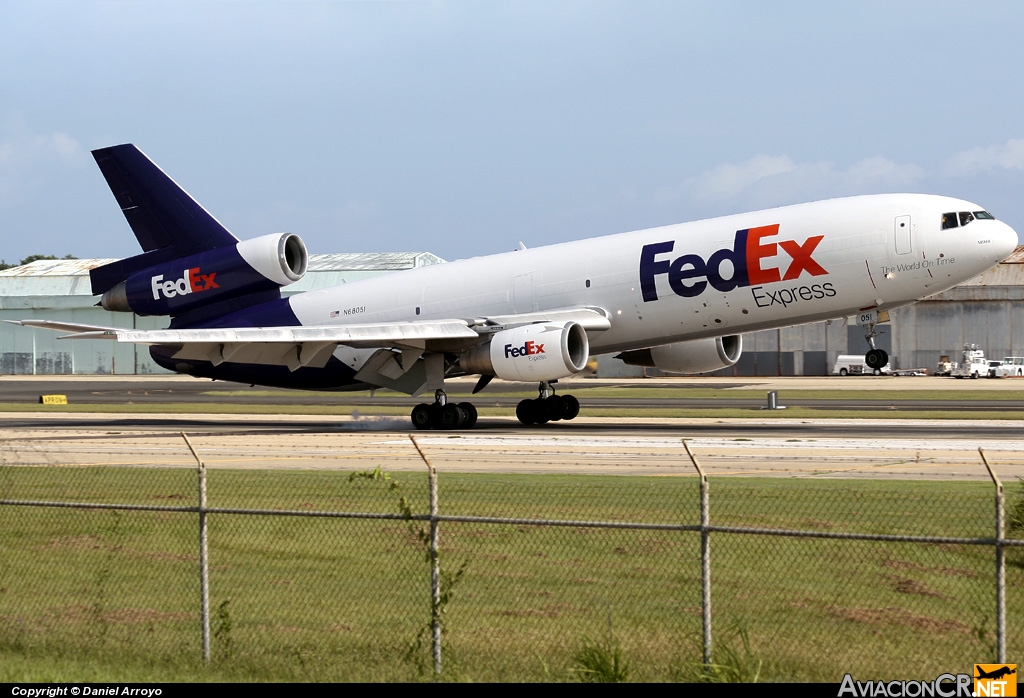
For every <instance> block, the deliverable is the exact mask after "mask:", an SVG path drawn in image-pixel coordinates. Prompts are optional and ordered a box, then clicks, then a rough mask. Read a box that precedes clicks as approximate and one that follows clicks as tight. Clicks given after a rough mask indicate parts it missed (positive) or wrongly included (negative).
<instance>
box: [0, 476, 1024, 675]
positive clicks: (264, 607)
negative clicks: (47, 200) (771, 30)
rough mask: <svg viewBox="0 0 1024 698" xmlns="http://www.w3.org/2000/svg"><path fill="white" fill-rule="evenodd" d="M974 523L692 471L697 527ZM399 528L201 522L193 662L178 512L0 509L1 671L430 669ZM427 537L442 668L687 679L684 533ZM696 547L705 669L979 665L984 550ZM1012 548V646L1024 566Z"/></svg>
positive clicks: (693, 661)
mask: <svg viewBox="0 0 1024 698" xmlns="http://www.w3.org/2000/svg"><path fill="white" fill-rule="evenodd" d="M385 469H386V468H385ZM195 491H196V490H195V482H194V474H193V473H192V472H191V470H189V469H180V470H175V469H141V468H130V469H129V468H21V467H12V466H4V467H3V468H2V469H0V497H3V498H31V499H44V498H45V499H56V498H61V499H65V500H70V501H77V502H85V501H108V502H109V501H116V500H122V501H128V502H131V503H152V504H161V505H177V506H190V505H193V504H194V500H195ZM208 491H209V505H210V506H213V507H256V508H281V509H300V510H307V511H337V510H341V511H353V512H371V511H381V512H389V513H398V512H399V511H400V508H401V507H400V501H401V499H402V498H404V502H405V505H407V506H408V507H409V508H411V510H412V511H413V512H416V513H422V512H425V511H426V506H427V482H426V479H425V477H421V476H418V475H411V474H406V473H402V474H396V475H394V476H392V477H391V478H390V479H389V480H386V481H385V480H384V479H382V478H378V479H371V478H359V477H356V478H354V479H353V478H350V477H349V474H348V473H344V472H336V471H335V472H328V471H295V472H274V471H220V470H218V471H213V472H211V475H210V479H209V483H208ZM440 496H441V504H440V508H441V513H442V514H447V515H477V516H494V517H519V518H541V517H545V518H553V519H562V520H587V521H610V522H616V521H620V522H621V521H631V520H636V521H644V522H649V523H686V524H696V523H697V522H698V520H699V511H698V502H699V497H698V490H697V481H696V479H695V478H692V477H624V476H620V477H616V476H580V475H508V474H502V475H498V474H494V475H487V474H482V475H476V474H442V476H441V478H440ZM992 520H993V505H992V492H991V487H990V486H988V485H986V484H985V483H946V482H894V481H885V482H871V481H866V482H861V481H818V480H815V481H807V480H793V479H728V480H713V481H712V483H711V521H712V523H713V524H718V525H731V526H752V527H769V528H771V527H775V528H800V529H804V530H810V531H845V532H862V533H898V534H905V535H929V534H931V535H946V536H964V537H975V536H990V535H991V526H992ZM420 527H421V524H415V525H414V526H410V524H409V523H407V522H403V521H384V520H352V519H349V520H337V519H323V518H295V517H256V516H251V515H226V514H220V515H216V514H212V515H210V569H211V606H212V610H213V632H214V641H213V653H212V654H213V661H212V662H211V664H210V666H209V667H205V666H203V665H202V662H201V661H200V659H199V656H200V627H199V604H198V599H199V580H198V551H197V538H198V529H197V523H196V516H195V515H194V514H190V513H177V512H110V511H84V510H73V509H48V508H35V507H13V506H5V507H0V560H2V566H0V681H8V682H10V681H19V682H23V681H30V680H31V681H85V680H92V681H181V680H184V681H192V680H197V681H218V680H229V681H249V680H252V681H306V680H323V681H414V680H424V679H429V678H430V677H431V675H430V666H431V660H430V656H429V651H430V650H429V641H427V642H422V641H421V642H417V639H420V640H423V638H424V637H425V636H424V634H423V630H424V629H425V627H426V624H427V623H428V622H429V618H430V608H431V605H430V586H429V567H428V564H427V560H426V556H425V548H424V546H423V543H422V541H421V540H420V538H419V536H418V535H417V530H418V529H419V528H420ZM440 540H441V551H442V552H441V563H442V568H443V570H444V571H445V573H446V574H445V576H446V578H447V579H449V580H455V579H457V581H454V583H452V582H450V583H451V586H450V588H448V589H446V592H450V599H449V600H448V602H447V603H446V604H445V607H444V615H443V619H444V623H445V635H444V673H443V678H445V679H447V680H467V681H545V680H547V681H563V680H564V681H574V680H579V679H581V678H583V676H582V675H581V673H580V667H581V666H583V667H587V666H589V667H595V666H598V667H599V666H601V664H602V662H605V663H607V661H608V660H609V659H610V660H611V663H612V664H611V675H616V667H619V668H626V667H628V678H629V680H637V681H660V680H680V679H682V680H695V679H696V678H699V677H700V674H695V673H694V672H695V671H696V670H697V668H699V665H700V658H701V647H700V643H699V638H700V630H701V625H700V622H701V621H700V618H701V613H700V598H701V590H700V567H699V556H700V539H699V535H698V534H696V533H689V532H675V531H660V530H620V529H597V528H589V527H582V526H571V527H557V528H555V527H541V526H533V525H520V524H508V523H506V524H485V523H455V522H442V523H441V524H440ZM711 540H712V580H713V581H712V608H713V617H714V626H715V643H716V644H715V647H716V653H715V656H714V661H715V664H716V666H718V667H725V669H720V670H719V673H718V674H717V675H718V676H731V675H732V674H730V673H729V671H732V672H734V673H735V672H739V673H737V675H742V676H745V677H747V678H751V677H756V678H758V679H759V680H762V681H763V680H826V681H832V682H835V681H838V680H839V679H840V678H841V677H842V674H843V673H846V672H852V673H853V674H854V675H855V676H866V677H870V676H911V677H919V676H931V675H933V674H935V675H937V674H938V673H941V672H942V671H961V670H964V671H966V669H967V668H969V664H971V663H973V662H976V661H988V660H990V659H993V658H994V657H993V655H992V647H993V643H994V640H993V638H992V633H993V632H994V626H995V623H994V620H993V618H994V601H993V599H994V588H993V559H994V554H993V552H992V551H991V549H987V548H980V547H975V546H964V545H955V546H951V545H923V544H910V543H878V542H863V541H855V542H842V541H835V540H810V539H794V538H781V537H766V536H761V535H733V534H712V537H711ZM1011 552H1012V553H1013V554H1016V552H1017V551H1011ZM1014 561H1015V562H1014V565H1013V566H1011V569H1010V570H1009V573H1008V579H1007V586H1008V589H1009V599H1010V601H1009V608H1010V613H1009V618H1008V627H1009V628H1010V632H1011V634H1010V643H1009V654H1011V655H1013V656H1017V655H1019V654H1020V653H1021V651H1022V650H1024V632H1022V630H1024V604H1022V603H1021V600H1020V596H1019V594H1020V589H1021V588H1022V587H1024V566H1022V565H1021V564H1020V560H1019V559H1018V558H1014ZM463 568H464V570H465V571H464V574H463V575H462V576H461V577H456V573H457V572H458V570H460V569H463ZM602 652H604V655H602ZM581 662H582V664H581ZM730 667H731V668H730ZM605 668H607V667H605Z"/></svg>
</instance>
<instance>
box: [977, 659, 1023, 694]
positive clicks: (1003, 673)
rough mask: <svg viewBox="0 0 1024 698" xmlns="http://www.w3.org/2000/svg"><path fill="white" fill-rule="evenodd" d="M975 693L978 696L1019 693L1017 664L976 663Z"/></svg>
mask: <svg viewBox="0 0 1024 698" xmlns="http://www.w3.org/2000/svg"><path fill="white" fill-rule="evenodd" d="M974 695H975V696H978V698H982V697H983V696H984V698H988V697H989V696H999V697H1000V698H1003V697H1004V696H1016V695H1017V665H1016V664H975V665H974Z"/></svg>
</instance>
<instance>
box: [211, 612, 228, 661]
mask: <svg viewBox="0 0 1024 698" xmlns="http://www.w3.org/2000/svg"><path fill="white" fill-rule="evenodd" d="M230 603H231V599H225V600H224V602H223V603H221V605H220V606H217V627H216V628H214V629H213V639H214V640H216V641H217V643H218V644H219V647H220V649H219V654H220V657H221V659H222V660H228V659H231V612H230V611H229V610H228V605H229V604H230Z"/></svg>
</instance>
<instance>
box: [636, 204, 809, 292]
mask: <svg viewBox="0 0 1024 698" xmlns="http://www.w3.org/2000/svg"><path fill="white" fill-rule="evenodd" d="M778 234H779V225H778V224H777V223H776V224H775V225H765V226H761V227H759V228H748V229H746V230H737V231H736V239H735V241H734V242H733V246H732V249H729V248H725V249H721V250H718V251H716V252H714V253H712V255H711V256H710V257H708V258H707V260H705V259H704V258H702V257H701V256H700V255H696V254H684V255H681V256H679V257H676V258H675V259H670V258H668V257H666V258H664V259H659V258H658V257H659V256H660V255H667V254H669V253H670V252H672V249H673V247H675V242H674V241H672V240H667V241H666V242H655V243H651V244H649V245H644V247H643V250H641V252H640V292H641V294H642V295H643V299H644V302H645V303H646V302H647V301H656V300H658V289H657V286H656V284H655V280H656V279H657V277H658V276H661V275H665V276H667V277H668V285H669V287H670V288H671V289H672V292H673V293H675V294H676V295H677V296H683V297H686V298H691V297H693V296H699V295H700V294H702V293H703V292H704V289H706V288H707V287H708V285H709V284H710V285H711V287H712V288H714V289H715V290H717V291H721V292H723V293H724V292H726V291H731V290H733V289H735V288H741V287H744V286H753V285H755V284H768V283H773V282H775V281H791V280H793V279H796V278H799V276H800V275H801V274H802V273H804V272H807V273H808V274H810V275H811V276H823V275H826V274H828V272H827V271H825V269H824V268H823V267H822V266H821V265H820V264H818V263H817V262H816V261H814V259H813V257H812V256H811V255H813V254H814V249H815V248H816V247H817V246H818V243H820V242H821V241H822V239H824V237H825V236H824V235H812V236H811V237H809V238H807V239H806V240H804V241H803V242H802V243H801V242H797V241H796V240H778V241H772V240H769V238H774V237H775V236H776V235H778ZM780 247H781V248H782V250H783V251H784V252H785V253H786V254H788V255H789V258H790V261H789V264H788V266H787V267H786V270H785V272H783V271H782V269H780V268H779V267H773V266H766V262H765V260H766V259H768V258H770V257H775V256H776V255H778V254H779V248H780ZM724 262H729V264H728V265H726V268H725V273H727V274H729V276H728V277H726V276H724V275H723V269H722V264H723V263H724Z"/></svg>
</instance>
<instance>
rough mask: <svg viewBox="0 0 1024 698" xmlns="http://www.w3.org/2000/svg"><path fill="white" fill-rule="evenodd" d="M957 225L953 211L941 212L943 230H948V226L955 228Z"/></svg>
mask: <svg viewBox="0 0 1024 698" xmlns="http://www.w3.org/2000/svg"><path fill="white" fill-rule="evenodd" d="M958 225H959V223H957V222H956V214H955V213H943V214H942V229H943V230H948V229H949V228H955V227H957V226H958Z"/></svg>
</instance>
